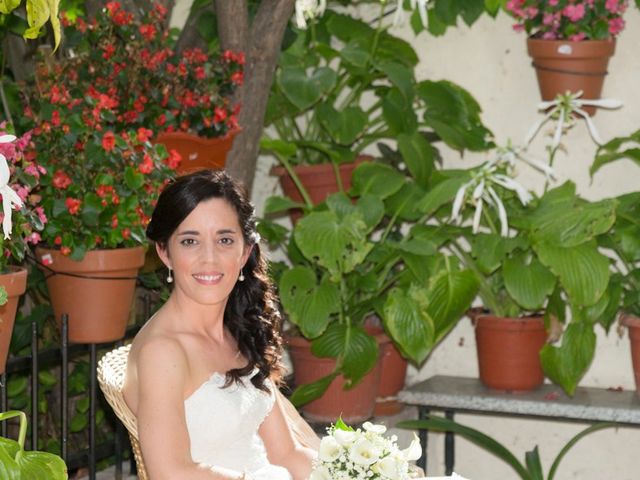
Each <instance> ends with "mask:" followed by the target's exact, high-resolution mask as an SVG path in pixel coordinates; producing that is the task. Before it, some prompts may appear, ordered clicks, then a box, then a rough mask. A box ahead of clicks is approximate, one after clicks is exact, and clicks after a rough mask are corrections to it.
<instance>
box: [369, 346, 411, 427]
mask: <svg viewBox="0 0 640 480" xmlns="http://www.w3.org/2000/svg"><path fill="white" fill-rule="evenodd" d="M384 335H385V337H387V341H385V342H384V343H382V344H381V345H380V357H381V359H380V363H381V370H380V385H379V386H378V396H377V398H376V408H375V410H374V415H375V416H376V417H379V416H384V415H395V414H396V413H398V412H400V410H402V407H403V404H402V403H401V402H399V401H398V398H397V396H398V392H399V391H400V390H402V389H403V388H404V382H405V378H406V376H407V360H405V358H404V357H403V356H402V355H401V354H400V351H399V350H398V348H397V347H396V346H395V345H394V344H393V342H392V341H391V338H389V337H388V336H387V335H386V334H384Z"/></svg>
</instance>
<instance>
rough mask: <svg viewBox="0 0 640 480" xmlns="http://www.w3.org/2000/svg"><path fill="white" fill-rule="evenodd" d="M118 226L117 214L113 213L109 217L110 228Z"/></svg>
mask: <svg viewBox="0 0 640 480" xmlns="http://www.w3.org/2000/svg"><path fill="white" fill-rule="evenodd" d="M117 227H118V216H117V215H115V214H114V215H113V217H111V228H117Z"/></svg>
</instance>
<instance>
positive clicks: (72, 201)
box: [64, 197, 80, 215]
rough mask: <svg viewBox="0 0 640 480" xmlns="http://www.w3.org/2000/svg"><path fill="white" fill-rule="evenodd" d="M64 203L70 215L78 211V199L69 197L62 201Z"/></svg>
mask: <svg viewBox="0 0 640 480" xmlns="http://www.w3.org/2000/svg"><path fill="white" fill-rule="evenodd" d="M64 204H65V206H66V207H67V210H69V213H70V214H71V215H75V214H77V213H78V212H79V211H80V200H78V199H76V198H71V197H69V198H67V199H66V200H65V201H64Z"/></svg>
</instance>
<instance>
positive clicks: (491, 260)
mask: <svg viewBox="0 0 640 480" xmlns="http://www.w3.org/2000/svg"><path fill="white" fill-rule="evenodd" d="M471 241H472V244H471V255H473V257H474V258H475V259H476V264H477V265H478V267H479V268H480V270H481V271H482V273H484V274H486V275H489V274H491V273H493V272H495V271H496V270H497V269H498V268H499V267H501V266H502V265H503V262H504V259H505V257H506V256H507V254H508V253H510V252H512V251H513V250H514V249H516V248H522V249H523V250H524V249H526V248H527V246H528V244H527V240H526V239H524V238H522V237H515V238H505V237H502V236H500V235H497V234H484V233H480V234H476V235H475V236H474V237H473V238H472V240H471Z"/></svg>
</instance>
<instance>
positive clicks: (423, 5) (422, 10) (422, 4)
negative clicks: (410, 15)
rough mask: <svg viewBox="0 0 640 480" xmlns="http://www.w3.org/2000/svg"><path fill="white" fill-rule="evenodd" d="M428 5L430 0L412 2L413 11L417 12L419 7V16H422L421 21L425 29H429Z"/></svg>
mask: <svg viewBox="0 0 640 480" xmlns="http://www.w3.org/2000/svg"><path fill="white" fill-rule="evenodd" d="M427 3H429V0H411V9H412V10H415V9H416V7H418V14H420V21H421V22H422V25H423V26H424V28H427V25H428V22H429V20H428V18H429V17H428V16H427Z"/></svg>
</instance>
